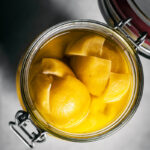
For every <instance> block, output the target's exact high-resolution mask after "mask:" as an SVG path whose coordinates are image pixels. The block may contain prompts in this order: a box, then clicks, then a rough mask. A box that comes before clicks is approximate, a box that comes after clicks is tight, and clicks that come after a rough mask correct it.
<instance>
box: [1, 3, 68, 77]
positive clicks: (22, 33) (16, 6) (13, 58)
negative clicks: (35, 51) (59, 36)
mask: <svg viewBox="0 0 150 150" xmlns="http://www.w3.org/2000/svg"><path fill="white" fill-rule="evenodd" d="M0 7H1V8H0V11H1V12H0V15H1V36H0V42H1V44H2V46H3V47H4V48H3V53H4V54H5V55H6V56H7V58H8V60H9V65H10V68H11V72H12V76H14V75H15V72H16V69H17V64H18V62H19V59H20V57H21V55H22V54H23V53H24V51H25V50H26V48H27V47H28V46H29V44H30V43H31V42H32V41H33V40H34V38H35V37H36V36H37V35H38V34H40V33H41V32H42V31H44V30H45V29H47V28H48V27H50V26H52V25H54V24H56V23H59V22H61V21H65V20H69V19H70V17H69V16H68V15H66V14H64V12H60V10H58V8H57V6H56V5H54V4H53V3H52V2H50V0H14V1H9V0H3V1H1V6H0ZM1 57H2V56H1Z"/></svg>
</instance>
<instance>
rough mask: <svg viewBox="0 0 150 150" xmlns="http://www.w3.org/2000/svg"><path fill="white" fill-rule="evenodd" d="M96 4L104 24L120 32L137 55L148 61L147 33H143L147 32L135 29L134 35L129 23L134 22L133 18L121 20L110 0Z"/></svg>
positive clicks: (148, 42) (102, 0)
mask: <svg viewBox="0 0 150 150" xmlns="http://www.w3.org/2000/svg"><path fill="white" fill-rule="evenodd" d="M98 2H99V7H100V10H101V13H102V14H103V16H104V19H105V20H106V22H107V23H108V24H109V25H110V26H112V27H114V28H115V29H117V30H119V31H120V32H122V33H123V34H124V35H125V36H126V37H127V38H128V39H129V40H130V41H131V43H132V44H133V45H134V46H135V48H136V50H137V52H138V53H139V54H141V55H142V56H144V57H146V58H149V59H150V39H149V37H148V33H147V32H145V31H147V30H145V31H143V32H142V33H141V31H139V30H138V31H137V29H136V32H138V33H135V26H134V25H133V23H131V21H134V20H135V19H134V18H133V19H132V18H126V19H123V18H122V17H121V16H120V14H118V12H117V11H116V9H115V7H114V4H113V2H112V1H110V0H99V1H98Z"/></svg>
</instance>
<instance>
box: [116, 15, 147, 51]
mask: <svg viewBox="0 0 150 150" xmlns="http://www.w3.org/2000/svg"><path fill="white" fill-rule="evenodd" d="M131 20H132V18H128V19H126V20H122V21H120V22H119V23H118V24H117V25H115V27H114V28H115V29H118V30H119V31H121V32H122V33H123V34H124V35H125V36H126V37H127V38H128V39H129V40H130V41H131V42H132V44H133V45H134V46H135V47H136V49H137V50H138V49H139V48H140V46H141V45H142V44H143V42H144V41H145V39H146V37H147V33H146V32H143V33H141V35H140V36H139V37H138V38H137V39H136V40H134V39H133V38H132V37H131V36H130V35H129V34H128V33H127V32H126V31H125V30H124V29H123V27H124V26H126V25H129V26H131V24H130V22H131Z"/></svg>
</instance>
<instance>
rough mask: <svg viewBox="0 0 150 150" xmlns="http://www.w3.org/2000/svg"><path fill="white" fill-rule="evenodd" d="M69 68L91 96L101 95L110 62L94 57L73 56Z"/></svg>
mask: <svg viewBox="0 0 150 150" xmlns="http://www.w3.org/2000/svg"><path fill="white" fill-rule="evenodd" d="M71 67H72V68H73V70H74V73H75V74H76V76H77V77H78V79H80V80H81V81H82V82H83V83H84V84H85V85H86V87H87V88H88V90H89V92H90V93H91V94H92V95H95V96H99V95H101V94H102V92H103V91H104V89H105V87H106V85H107V82H108V79H109V75H110V70H111V61H110V60H106V59H102V58H98V57H95V56H73V57H72V58H71Z"/></svg>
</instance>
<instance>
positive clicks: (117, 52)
mask: <svg viewBox="0 0 150 150" xmlns="http://www.w3.org/2000/svg"><path fill="white" fill-rule="evenodd" d="M123 55H124V54H123V52H122V51H121V48H119V47H118V46H116V45H115V44H114V43H110V41H106V42H105V44H104V46H103V51H102V55H101V57H102V58H104V59H108V60H111V61H112V67H111V71H112V72H115V73H128V65H127V63H126V60H125V58H124V56H123Z"/></svg>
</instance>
